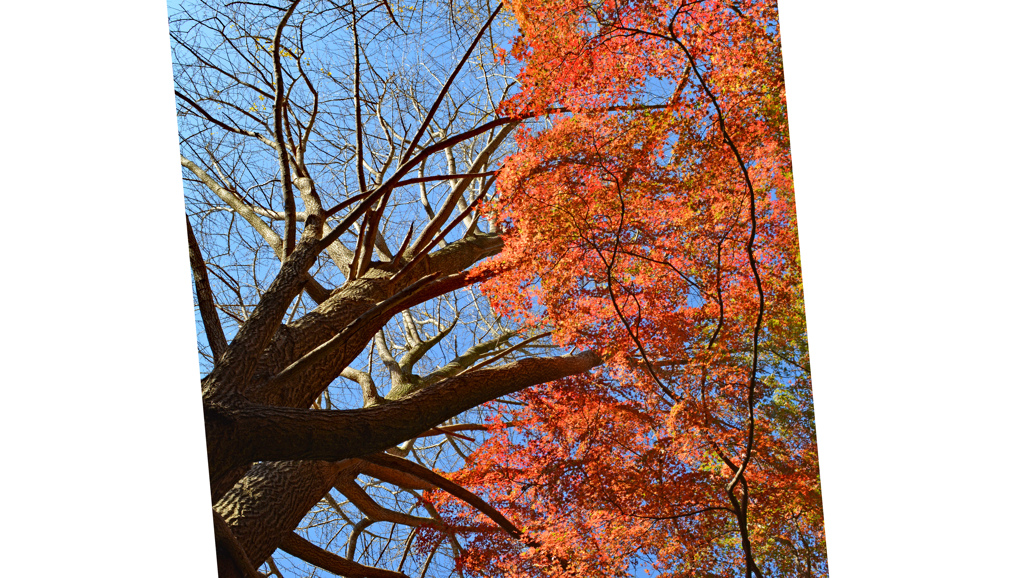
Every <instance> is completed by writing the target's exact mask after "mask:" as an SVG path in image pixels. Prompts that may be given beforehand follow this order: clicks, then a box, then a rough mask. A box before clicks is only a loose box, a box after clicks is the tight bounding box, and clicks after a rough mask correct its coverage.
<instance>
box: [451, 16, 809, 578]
mask: <svg viewBox="0 0 1024 578" xmlns="http://www.w3.org/2000/svg"><path fill="white" fill-rule="evenodd" d="M512 9H513V11H514V13H515V15H516V18H517V20H518V21H519V23H520V26H521V33H522V36H521V37H520V38H519V39H518V41H517V42H516V43H515V45H514V47H513V50H512V56H513V57H515V58H517V59H519V60H520V61H521V62H522V64H523V71H522V73H521V75H520V80H521V82H522V91H521V92H520V93H519V94H517V95H516V96H515V97H513V98H511V99H509V100H508V101H507V102H506V103H504V105H503V107H504V112H505V113H506V114H509V115H513V116H516V115H520V116H523V117H526V116H531V115H537V114H540V113H542V112H544V111H547V112H548V113H551V112H552V111H554V114H549V116H548V122H547V123H546V125H545V126H543V127H540V128H537V127H534V128H531V129H522V130H521V131H520V133H519V134H518V136H517V138H518V144H519V150H520V152H519V153H517V154H516V155H514V156H512V157H511V158H509V159H508V160H507V162H506V164H505V166H504V168H503V170H502V172H501V174H500V180H499V193H500V196H499V201H498V202H497V203H496V205H495V206H494V207H493V211H494V215H495V217H496V219H497V220H499V221H500V223H501V226H502V227H503V230H504V231H505V232H506V233H507V236H506V249H505V251H504V252H503V253H502V256H501V259H500V261H498V262H496V263H494V264H493V266H495V267H500V268H501V269H502V271H503V274H502V275H500V276H498V277H496V278H495V279H494V280H492V281H490V282H488V283H487V285H486V287H485V290H486V291H487V292H488V294H489V296H490V298H491V301H492V305H493V307H494V309H495V311H496V312H498V313H499V314H501V315H504V316H506V317H509V318H515V319H517V320H518V322H520V323H521V324H523V325H524V326H535V327H538V328H547V329H551V330H553V332H554V338H555V340H556V341H557V342H558V343H560V344H562V345H563V346H565V347H569V346H573V347H576V348H579V349H586V348H594V349H597V350H599V351H600V352H601V353H602V355H603V356H604V358H605V359H606V363H605V365H604V367H603V368H602V370H601V371H600V372H598V373H596V374H592V375H587V376H578V377H575V378H571V379H565V380H562V381H559V382H557V383H552V384H548V385H546V386H544V387H541V388H536V389H533V390H531V391H529V392H525V393H523V394H521V397H520V399H521V401H522V402H524V403H525V405H524V406H522V408H521V409H518V410H516V411H511V412H505V413H504V414H503V416H502V419H504V420H509V419H511V420H514V421H515V422H516V423H517V424H518V425H517V427H516V428H508V427H496V428H495V430H494V432H493V435H492V437H491V438H490V439H489V441H487V442H486V443H485V444H484V445H483V446H482V447H481V448H480V449H479V451H477V452H476V453H475V454H474V455H473V456H471V458H472V459H471V462H470V463H468V464H467V466H466V468H464V469H463V470H462V471H460V472H458V473H457V474H456V479H457V481H459V482H460V483H462V484H465V485H466V486H468V487H471V488H473V489H474V490H475V491H478V492H479V493H480V494H481V495H482V497H484V498H485V499H488V500H489V501H490V502H491V503H492V504H493V505H495V506H496V507H498V508H499V509H500V510H502V511H503V512H504V513H505V514H506V515H507V516H508V517H509V518H510V519H511V520H512V521H513V522H515V523H517V524H518V525H520V527H522V528H523V529H524V531H525V532H526V533H527V535H528V536H529V539H530V540H532V542H529V540H527V541H525V542H529V543H533V544H540V546H538V547H531V548H527V547H524V546H523V543H524V542H514V541H511V540H509V539H507V538H503V537H502V536H501V535H500V534H498V533H494V532H483V533H479V534H476V535H474V536H473V538H472V542H471V544H470V547H469V548H467V554H466V555H465V557H464V559H463V560H462V563H464V564H465V567H466V568H467V569H469V570H471V571H474V572H476V573H478V574H481V575H505V576H536V575H576V576H604V575H628V572H629V571H630V568H635V565H636V564H637V563H638V562H639V561H644V560H647V561H649V563H651V564H652V565H653V567H654V568H655V569H656V570H660V571H663V572H664V573H665V574H666V575H675V576H711V575H734V574H735V573H737V572H741V571H742V570H743V568H744V564H745V559H744V553H743V551H742V550H741V548H740V538H739V531H738V528H737V525H738V523H739V522H738V519H737V516H736V512H735V508H734V507H733V506H731V505H730V501H729V500H728V497H727V493H726V489H725V488H726V487H727V485H728V484H729V482H730V480H731V479H732V478H733V477H734V474H735V468H734V467H731V466H729V464H730V463H732V464H739V463H742V462H744V461H745V459H747V458H748V450H749V463H748V465H747V466H746V467H745V469H744V470H743V477H744V482H745V484H746V487H747V488H748V490H747V497H748V499H749V510H748V512H747V521H746V522H745V524H746V530H747V531H748V532H749V540H750V545H751V547H750V549H751V552H752V555H753V557H754V559H755V560H756V561H757V564H758V566H759V570H760V571H761V572H763V573H764V575H777V576H821V575H824V573H826V572H827V570H826V563H825V558H824V531H823V525H822V517H821V500H820V489H819V484H818V472H817V454H816V449H815V443H814V423H813V412H812V406H811V393H810V381H809V375H808V369H807V367H808V362H807V358H806V345H805V337H804V336H805V330H804V321H803V310H802V289H801V283H800V270H799V247H798V244H797V238H796V217H795V209H794V205H793V193H792V182H791V171H790V158H789V146H788V137H787V129H786V116H785V95H784V88H783V79H782V65H781V54H780V48H779V40H778V20H777V13H776V10H775V6H774V3H772V2H763V1H760V0H752V1H747V2H719V1H706V2H683V3H682V4H679V3H676V2H660V1H653V0H608V1H604V2H601V1H593V0H591V1H586V0H516V1H514V2H513V3H512ZM741 163H742V164H741ZM748 183H749V184H748ZM751 205H753V206H751ZM752 215H753V216H754V217H755V219H753V220H752V218H751V216H752ZM748 246H749V248H750V252H748ZM751 253H752V255H753V262H752V261H751V258H750V255H751ZM755 271H756V273H757V275H755ZM755 342H756V343H755ZM755 345H756V347H757V350H758V358H757V363H755V360H754V350H755ZM752 372H753V375H752ZM751 384H753V385H751ZM751 405H752V406H753V408H754V409H753V416H754V420H753V421H754V440H755V441H754V444H753V446H750V445H749V442H748V435H749V433H750V432H749V429H748V428H749V423H748V421H747V418H748V415H749V414H748V412H750V411H751V410H750V406H751ZM434 499H435V500H436V502H437V505H438V507H439V509H440V510H441V511H442V513H443V514H445V515H446V516H447V517H448V518H449V519H450V520H451V521H452V523H453V524H454V525H457V526H463V527H465V526H467V525H469V526H471V525H473V524H476V525H478V526H479V527H481V528H483V527H487V526H488V525H489V524H488V522H487V521H486V519H485V518H483V517H482V516H480V515H479V514H478V513H477V512H475V511H472V510H469V509H465V508H463V507H462V506H460V505H459V503H457V502H456V501H453V500H451V499H447V498H445V497H444V496H442V495H437V496H434ZM748 575H749V574H748Z"/></svg>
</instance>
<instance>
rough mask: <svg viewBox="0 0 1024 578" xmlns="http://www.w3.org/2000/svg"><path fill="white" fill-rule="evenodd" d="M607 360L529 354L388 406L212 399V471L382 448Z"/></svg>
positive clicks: (362, 453) (209, 414)
mask: <svg viewBox="0 0 1024 578" xmlns="http://www.w3.org/2000/svg"><path fill="white" fill-rule="evenodd" d="M600 363H601V358H600V356H599V355H598V354H597V353H596V352H594V351H587V352H583V353H578V354H575V355H566V356H562V357H547V358H529V359H522V360H519V361H515V362H513V363H510V364H508V365H502V366H499V367H495V368H488V369H480V370H477V371H472V372H469V373H466V374H463V375H460V376H458V377H453V378H449V379H445V380H443V381H441V382H439V383H437V384H435V385H432V386H430V387H427V388H424V389H421V390H419V391H417V392H416V393H413V394H412V395H409V396H408V397H405V398H403V399H399V400H396V401H392V402H390V403H387V404H384V405H382V406H376V407H369V408H362V409H353V410H334V411H332V410H326V411H325V410H307V409H297V408H283V407H268V406H257V405H254V404H252V405H241V404H240V405H237V406H221V405H216V404H210V403H207V404H206V406H205V407H204V409H205V411H206V428H207V438H208V440H210V441H209V442H208V444H207V448H208V452H209V459H210V469H211V477H214V478H216V477H217V476H218V475H221V474H223V473H226V472H227V471H230V470H231V469H233V468H235V467H237V466H238V465H241V464H245V463H251V462H254V461H263V460H343V459H347V458H354V457H361V456H365V455H369V454H372V453H376V452H379V451H383V450H385V449H387V448H389V447H391V446H394V445H397V444H400V443H402V442H404V441H405V440H408V439H411V438H414V437H417V436H419V435H421V434H423V433H424V432H426V431H427V430H429V429H430V428H432V427H434V426H437V425H439V424H441V423H443V422H444V421H446V420H448V419H451V418H453V417H455V416H456V415H458V414H460V413H462V412H464V411H467V410H470V409H472V408H474V407H476V406H478V405H480V404H483V403H485V402H488V401H491V400H493V399H496V398H498V397H501V396H503V395H507V394H510V393H514V392H516V391H519V390H521V389H524V388H526V387H530V386H531V385H536V384H539V383H545V382H548V381H552V380H555V379H559V378H562V377H566V376H569V375H574V374H578V373H583V372H585V371H587V370H589V369H591V368H593V367H596V366H597V365H599V364H600Z"/></svg>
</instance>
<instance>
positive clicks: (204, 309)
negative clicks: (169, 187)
mask: <svg viewBox="0 0 1024 578" xmlns="http://www.w3.org/2000/svg"><path fill="white" fill-rule="evenodd" d="M185 224H186V225H187V226H188V260H189V263H190V264H191V265H192V279H193V280H194V281H195V285H196V300H197V301H199V314H200V315H201V316H202V318H203V328H204V329H205V330H206V341H207V342H208V343H209V344H210V353H211V354H212V355H213V362H214V363H217V360H218V359H220V356H221V354H222V353H224V350H225V349H227V348H228V340H227V338H225V337H224V329H223V328H222V327H221V325H220V318H219V317H218V316H217V305H216V303H214V301H213V290H212V289H211V287H210V277H209V276H208V275H207V274H206V263H204V262H203V254H202V252H201V251H200V250H199V243H198V242H197V241H196V235H195V233H194V232H193V231H192V223H190V222H189V220H188V218H186V219H185Z"/></svg>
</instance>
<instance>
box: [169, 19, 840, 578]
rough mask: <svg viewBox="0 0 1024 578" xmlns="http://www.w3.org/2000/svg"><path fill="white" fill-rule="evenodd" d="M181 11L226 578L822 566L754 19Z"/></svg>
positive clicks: (782, 196) (780, 189)
mask: <svg viewBox="0 0 1024 578" xmlns="http://www.w3.org/2000/svg"><path fill="white" fill-rule="evenodd" d="M170 24H171V37H172V44H173V49H174V58H175V83H176V95H177V97H178V105H179V129H180V130H179V133H180V136H181V148H182V156H181V164H182V167H183V175H184V178H185V182H186V210H187V225H188V226H187V230H188V245H189V253H190V257H191V263H192V270H193V278H194V280H195V296H196V305H197V324H198V327H199V331H200V339H199V353H200V356H201V359H202V365H203V376H202V396H203V407H204V413H205V419H206V431H207V450H208V460H209V467H210V479H211V499H212V502H213V517H214V527H215V529H216V535H217V552H218V567H219V572H220V574H221V575H222V576H255V575H257V574H260V573H265V574H276V575H279V576H281V577H282V578H283V577H284V576H290V575H314V574H315V575H323V573H324V572H327V573H328V574H336V575H343V576H382V577H383V576H387V577H397V576H403V575H404V576H413V575H419V576H428V575H431V576H435V575H436V576H442V575H444V576H447V575H453V574H455V575H460V576H461V575H465V574H470V575H483V576H499V575H500V576H505V575H507V576H605V575H631V574H633V573H635V572H637V571H638V570H640V569H647V570H653V571H654V572H657V573H659V574H661V575H665V576H693V577H697V576H708V577H710V576H732V575H739V574H743V575H745V576H748V577H749V576H824V575H826V574H827V563H826V559H825V541H824V530H823V523H822V513H821V495H820V486H819V482H818V472H817V454H816V447H815V434H814V417H813V408H812V399H811V390H810V374H809V361H808V355H807V345H806V332H805V328H804V320H803V306H802V287H801V280H800V279H801V277H800V267H799V265H800V262H799V246H798V242H797V236H796V213H795V207H794V200H793V189H792V174H791V162H790V158H789V143H788V132H787V127H786V108H785V88H784V83H783V75H782V60H781V52H780V44H779V29H778V28H779V27H778V16H777V10H776V6H775V4H774V2H762V1H759V0H747V1H743V2H718V1H704V2H685V1H684V2H682V3H679V2H657V1H646V0H620V1H609V2H592V1H584V0H543V1H541V0H514V1H512V2H509V3H508V4H506V5H503V4H490V3H488V2H486V1H481V0H469V1H467V2H461V3H437V2H433V1H432V0H415V1H413V2H412V3H409V4H402V3H398V2H389V1H388V0H381V1H379V2H367V3H356V2H353V3H347V4H340V3H337V2H334V1H321V0H306V1H296V2H270V3H259V2H229V3H221V2H214V1H212V0H209V1H207V2H205V3H197V4H194V5H188V6H186V7H184V8H183V9H182V10H181V11H180V12H178V13H175V14H172V16H171V21H170Z"/></svg>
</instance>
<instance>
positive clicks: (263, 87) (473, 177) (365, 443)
mask: <svg viewBox="0 0 1024 578" xmlns="http://www.w3.org/2000/svg"><path fill="white" fill-rule="evenodd" d="M509 34H510V31H509V30H508V29H507V22H506V21H504V20H503V16H502V14H501V5H500V4H490V3H488V1H487V0H469V1H468V2H465V3H461V4H456V3H434V2H429V1H425V0H414V1H413V3H412V4H411V5H405V4H399V3H394V2H389V0H381V1H379V2H366V3H358V2H352V3H338V2H334V1H332V0H308V1H305V2H298V1H296V2H280V1H273V2H266V3H264V2H248V1H235V2H227V3H219V2H205V3H199V4H195V5H192V6H188V7H186V8H183V9H182V10H181V11H180V12H179V13H177V14H174V15H172V17H171V37H172V43H173V49H174V58H175V83H176V94H177V97H178V111H179V129H180V136H181V150H182V156H181V165H182V167H183V175H184V178H185V182H186V208H187V230H188V245H189V254H190V257H191V263H192V270H193V276H194V280H195V296H196V303H197V311H198V314H199V315H198V324H199V326H200V330H201V333H200V339H199V346H200V347H199V353H200V356H201V360H202V367H203V373H204V375H203V377H202V397H203V407H204V412H205V420H206V431H207V451H208V458H209V468H210V480H211V498H212V502H213V518H214V525H215V530H216V536H217V557H218V568H219V572H220V574H221V575H222V576H255V575H259V574H260V571H259V570H258V568H261V566H262V567H263V568H265V571H266V572H267V573H269V574H276V575H279V576H281V575H282V571H281V570H280V567H279V565H278V563H279V562H280V563H281V564H282V565H283V564H285V563H287V564H300V563H305V564H309V565H311V566H312V567H314V568H319V569H323V570H326V571H328V572H330V573H334V574H338V575H345V576H401V575H406V573H416V574H418V575H420V576H424V575H427V574H432V573H445V572H457V571H458V570H457V567H454V566H453V565H452V564H451V561H452V559H453V558H455V557H457V556H458V554H459V551H460V548H461V546H460V545H459V543H458V540H457V538H456V536H455V534H454V530H455V529H453V528H450V527H448V526H446V525H445V523H444V521H443V520H441V518H440V517H439V516H438V514H437V512H436V511H433V510H432V509H431V508H430V506H429V504H426V503H425V502H424V501H423V500H422V499H420V493H421V492H422V491H424V490H428V489H435V488H439V489H441V490H445V491H448V492H451V493H452V494H453V495H455V496H456V497H458V498H460V499H462V500H464V501H466V502H467V503H469V504H470V505H472V506H474V507H476V508H478V509H479V510H480V511H481V512H482V513H483V514H485V515H487V516H489V517H490V518H491V519H492V520H494V528H495V531H500V532H504V533H507V534H509V535H510V536H511V537H513V538H518V537H519V535H518V530H517V529H516V528H515V527H514V526H512V525H511V523H509V521H508V520H507V519H505V518H504V517H503V516H502V515H501V514H500V513H499V512H497V511H496V510H494V509H493V508H491V507H490V506H488V505H487V504H486V503H485V502H483V501H481V500H480V499H479V498H477V497H476V496H474V495H472V494H471V493H469V492H468V491H466V490H465V489H463V488H460V487H458V486H456V485H454V484H452V483H451V482H450V481H448V480H446V479H445V478H443V477H441V476H439V475H438V474H436V473H435V472H434V469H435V468H439V469H442V470H449V471H450V470H451V469H452V468H454V467H457V465H458V461H459V460H460V459H461V457H462V456H464V455H465V454H466V452H467V451H469V450H471V449H472V447H473V445H474V444H475V443H476V440H478V439H479V437H474V436H477V435H478V434H479V433H480V432H481V431H482V430H483V429H484V426H483V425H482V422H481V421H480V416H479V410H474V408H478V407H479V406H480V405H481V404H483V403H485V402H489V401H493V400H498V399H500V398H502V396H505V395H508V394H510V393H513V392H516V391H519V390H521V389H523V388H526V387H530V386H531V385H535V384H538V383H543V382H545V381H549V380H553V379H557V378H560V377H563V376H568V375H572V374H576V373H580V372H584V371H587V370H588V369H590V368H592V367H594V366H596V365H598V364H599V363H600V359H599V357H598V356H597V355H596V354H595V353H593V352H582V353H575V354H572V355H557V353H559V352H557V351H556V352H552V351H551V350H552V349H553V348H552V346H551V345H550V344H549V343H547V342H545V341H544V339H543V337H544V336H543V335H537V336H530V335H523V334H521V333H520V332H517V331H516V330H515V328H512V327H508V326H506V325H505V324H503V323H502V321H501V320H500V319H496V318H495V317H494V316H493V315H492V314H491V313H490V311H489V310H488V308H487V305H486V302H485V301H484V300H481V299H480V297H479V293H478V291H477V290H476V288H475V286H474V285H475V284H476V283H478V282H480V281H482V280H484V279H486V278H487V276H488V275H491V274H492V273H480V272H479V271H477V270H474V265H475V264H477V263H478V262H480V261H481V260H483V259H486V258H487V257H491V256H494V255H497V254H498V253H499V252H500V251H501V250H502V240H501V237H500V235H499V232H498V231H497V230H496V228H495V225H494V224H493V223H489V222H488V221H487V219H486V218H485V216H483V215H482V214H481V212H480V208H481V204H482V203H483V202H485V201H486V199H487V198H488V197H489V196H490V195H492V194H493V184H494V180H495V172H496V171H497V170H499V169H500V166H501V160H502V158H503V157H504V156H505V155H506V154H507V153H508V152H509V151H510V150H511V149H512V147H513V146H514V145H513V143H512V141H511V139H509V136H510V135H511V134H512V132H513V130H514V129H515V128H516V126H517V125H518V124H520V122H522V120H517V119H511V118H504V117H502V116H500V115H499V114H498V113H497V107H498V104H499V103H500V101H501V100H502V98H503V97H504V96H506V95H507V94H508V93H509V91H510V90H513V89H514V79H513V74H512V72H513V71H509V70H506V69H505V68H504V66H503V65H501V64H497V63H496V62H495V59H494V58H493V50H494V48H495V47H496V46H499V45H501V44H502V43H503V42H505V41H506V40H507V38H508V35H509ZM545 351H547V352H548V353H549V354H548V355H544V353H545ZM552 353H554V355H552ZM467 412H468V413H467ZM300 526H301V528H300ZM420 527H429V528H432V529H434V530H437V531H440V532H442V533H443V534H444V535H446V536H447V540H446V542H445V544H446V545H445V546H444V551H443V552H430V553H428V554H426V555H419V556H418V555H417V554H415V553H410V548H411V545H412V542H413V538H414V536H415V530H416V529H417V528H420ZM297 529H298V530H297ZM439 548H440V547H439ZM279 550H280V551H283V552H285V553H287V555H285V554H279V555H278V556H277V559H276V560H275V558H273V557H272V555H274V553H275V552H276V551H279ZM443 560H447V563H444V562H443ZM264 564H265V566H264ZM414 566H415V567H414ZM307 571H310V570H308V567H307ZM311 571H312V572H318V571H319V570H311Z"/></svg>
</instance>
